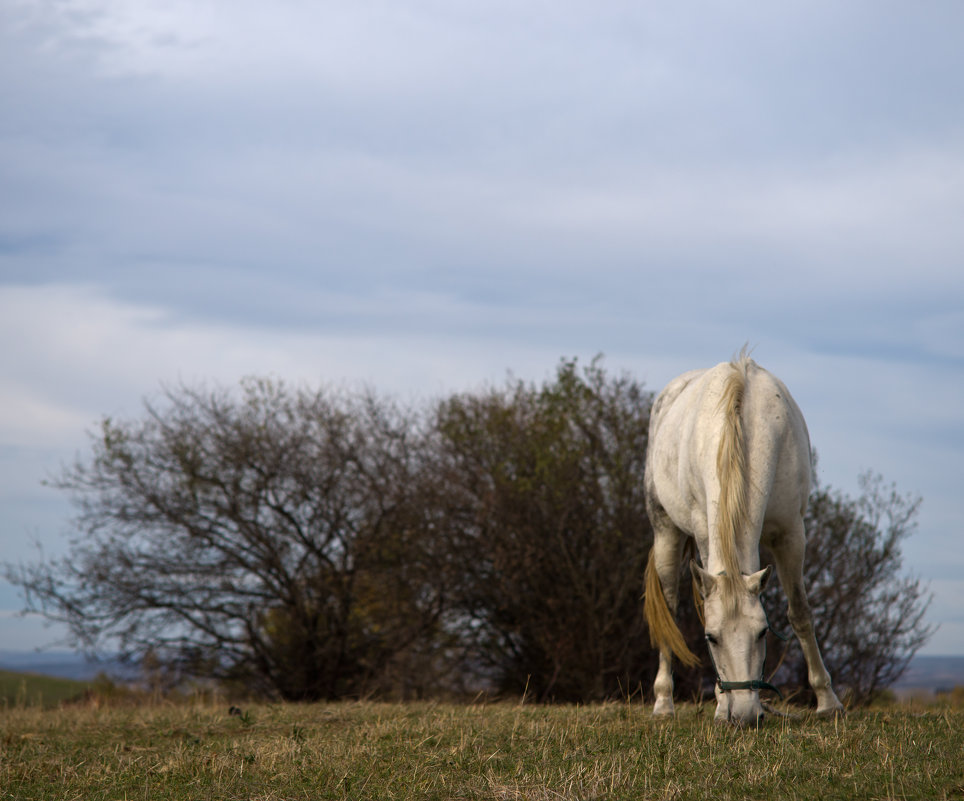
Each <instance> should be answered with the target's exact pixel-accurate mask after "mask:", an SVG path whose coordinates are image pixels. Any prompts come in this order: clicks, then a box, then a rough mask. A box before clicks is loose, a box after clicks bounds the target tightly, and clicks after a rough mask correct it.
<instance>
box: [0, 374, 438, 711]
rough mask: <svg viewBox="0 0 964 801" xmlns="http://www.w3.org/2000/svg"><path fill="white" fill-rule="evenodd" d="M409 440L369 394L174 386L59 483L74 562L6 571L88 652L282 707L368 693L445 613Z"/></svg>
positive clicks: (113, 429) (390, 408)
mask: <svg viewBox="0 0 964 801" xmlns="http://www.w3.org/2000/svg"><path fill="white" fill-rule="evenodd" d="M417 430H418V427H417V426H416V425H414V424H413V422H412V420H411V418H410V416H407V415H405V414H403V413H402V412H400V411H399V409H398V408H396V407H395V406H394V405H392V404H390V403H388V402H386V401H382V400H379V399H377V398H376V397H375V396H373V395H372V394H370V393H369V394H360V395H356V396H348V395H344V394H342V395H338V394H331V393H327V394H326V393H324V392H308V391H298V392H290V391H289V390H288V389H287V388H286V387H284V386H283V385H281V384H278V383H273V382H270V381H248V382H245V383H244V384H243V385H242V392H241V394H240V397H238V395H237V393H230V392H225V391H222V390H215V391H210V392H206V391H202V390H196V389H189V388H183V387H182V388H179V389H177V390H174V391H169V392H167V393H166V395H165V396H164V397H163V399H162V402H161V404H160V406H150V405H149V406H147V408H146V415H145V417H144V418H143V419H141V420H134V421H127V422H118V421H114V420H111V419H104V420H103V421H102V423H101V426H100V430H99V432H97V434H95V435H92V450H93V456H92V457H91V458H90V459H89V460H88V461H78V462H77V463H76V464H74V465H73V466H72V467H69V468H67V469H65V470H64V472H63V474H62V475H61V476H60V477H59V478H58V479H57V480H56V481H54V482H53V484H54V486H56V487H59V488H62V489H64V490H66V491H68V492H70V493H72V495H73V497H74V499H75V501H76V504H77V508H78V516H77V519H76V521H75V522H76V526H77V532H78V533H77V535H76V536H75V538H74V539H73V541H72V544H71V550H70V553H69V555H68V556H67V557H65V558H63V559H60V560H55V561H52V562H40V563H37V564H33V565H27V566H22V565H21V566H8V568H7V575H8V578H9V579H10V580H11V581H12V582H14V583H16V584H19V585H20V586H21V587H22V588H23V589H24V591H25V594H26V599H27V605H28V608H29V609H32V610H35V611H39V612H41V613H43V614H44V615H46V616H47V617H48V618H51V619H55V620H61V621H63V622H65V623H66V624H67V625H68V626H69V629H70V632H71V634H72V637H73V639H74V641H75V643H76V644H78V645H81V646H84V647H86V648H88V649H96V648H98V647H100V648H104V647H107V648H110V649H112V648H115V647H117V648H119V649H121V651H122V652H123V653H124V654H125V655H126V656H127V657H130V658H133V659H137V658H139V657H143V656H144V655H145V654H148V653H150V654H152V658H155V659H161V660H162V661H163V662H164V663H165V664H167V665H168V666H172V665H173V666H179V667H181V668H182V669H184V670H185V671H189V672H192V673H195V674H201V675H207V676H213V677H217V678H222V679H233V680H237V681H242V682H244V683H245V685H246V686H248V687H250V688H251V689H255V690H259V691H262V692H265V693H267V694H270V695H275V696H279V697H283V698H287V699H313V698H335V697H340V696H344V695H349V694H358V693H363V692H367V691H370V690H372V689H374V688H377V687H378V686H379V682H380V681H381V680H382V679H383V678H384V677H385V670H386V667H387V666H389V665H391V664H392V661H393V660H397V659H399V658H401V655H402V654H403V653H405V652H406V650H408V649H411V648H413V647H416V643H418V646H417V647H419V648H423V650H424V642H425V641H426V632H430V631H432V630H433V629H434V628H435V627H436V626H437V625H438V623H439V615H440V613H441V609H442V605H441V596H440V592H439V590H438V585H437V582H436V581H435V575H436V573H437V571H435V570H433V569H432V567H431V564H430V560H431V558H432V552H431V548H427V547H425V541H424V539H423V538H422V534H423V532H424V531H425V526H424V525H423V520H422V515H423V511H422V509H423V504H422V503H420V502H419V500H418V499H417V498H416V495H417V487H418V486H419V481H420V479H419V471H420V469H421V465H422V463H423V461H424V460H423V459H422V457H421V455H420V452H419V448H418V443H417V437H416V436H415V435H414V433H413V432H417ZM430 577H431V578H432V580H431V581H429V578H430ZM428 640H429V641H431V638H430V637H429V638H428ZM426 678H427V677H426Z"/></svg>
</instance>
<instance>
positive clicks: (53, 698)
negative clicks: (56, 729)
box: [0, 670, 90, 707]
mask: <svg viewBox="0 0 964 801" xmlns="http://www.w3.org/2000/svg"><path fill="white" fill-rule="evenodd" d="M89 687H90V685H89V684H88V683H87V682H83V681H75V680H74V679H64V678H60V677H57V676H41V675H37V674H35V673H19V672H17V673H13V672H9V671H6V670H0V704H3V705H5V706H20V705H23V706H43V707H55V706H58V705H59V704H61V703H63V702H64V701H70V700H72V699H75V698H80V697H81V696H83V694H84V692H85V691H86V690H87V689H88V688H89Z"/></svg>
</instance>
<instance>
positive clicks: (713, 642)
mask: <svg viewBox="0 0 964 801" xmlns="http://www.w3.org/2000/svg"><path fill="white" fill-rule="evenodd" d="M706 641H707V642H708V643H709V644H710V645H718V644H719V642H718V640H717V639H716V637H714V636H713V635H712V634H707V635H706Z"/></svg>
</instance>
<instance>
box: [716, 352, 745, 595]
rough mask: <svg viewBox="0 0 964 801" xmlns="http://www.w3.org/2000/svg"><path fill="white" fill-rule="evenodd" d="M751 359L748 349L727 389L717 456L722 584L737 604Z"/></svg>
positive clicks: (734, 367)
mask: <svg viewBox="0 0 964 801" xmlns="http://www.w3.org/2000/svg"><path fill="white" fill-rule="evenodd" d="M750 363H751V362H750V358H749V356H747V353H746V349H745V348H744V349H743V351H742V352H741V353H740V355H739V357H738V358H737V359H734V360H733V361H732V362H731V363H730V366H731V367H732V370H731V371H730V375H729V376H728V377H727V379H726V383H725V384H724V386H723V395H722V397H721V398H720V410H721V411H722V412H723V432H722V436H721V437H720V448H719V450H718V451H717V454H716V475H717V478H718V480H719V482H720V500H719V506H718V508H717V516H716V529H717V533H718V535H719V541H720V559H721V561H722V563H723V569H724V570H725V579H724V581H723V582H722V586H723V593H724V598H727V599H729V600H730V601H733V602H735V600H736V591H737V589H738V588H739V587H740V586H742V582H741V581H740V564H739V562H738V561H737V557H736V538H737V536H738V535H739V533H740V531H741V530H742V529H743V528H744V526H745V524H746V520H747V515H748V506H749V505H748V501H747V464H746V437H745V434H744V431H743V398H744V396H745V394H746V383H747V368H748V366H749V365H750Z"/></svg>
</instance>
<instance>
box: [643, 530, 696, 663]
mask: <svg viewBox="0 0 964 801" xmlns="http://www.w3.org/2000/svg"><path fill="white" fill-rule="evenodd" d="M674 567H675V569H679V566H678V565H675V566H674ZM643 612H644V613H645V615H646V623H647V624H648V625H649V641H650V643H652V645H653V646H655V647H657V648H659V650H660V651H671V652H672V653H674V654H676V656H677V657H678V658H679V661H680V662H682V663H683V664H684V665H686V666H687V667H695V666H696V665H698V664H699V663H700V660H699V658H698V657H697V656H696V654H694V653H693V652H692V651H691V650H690V649H689V648H688V647H687V646H686V640H684V639H683V633H682V632H681V631H680V630H679V626H677V625H676V619H675V618H674V617H673V613H672V612H670V611H669V605H668V604H667V603H666V595H665V594H664V593H663V585H662V584H661V583H660V580H659V574H658V573H657V572H656V559H655V556H654V551H653V550H652V549H651V550H650V552H649V561H648V562H646V595H645V597H644V600H643Z"/></svg>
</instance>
